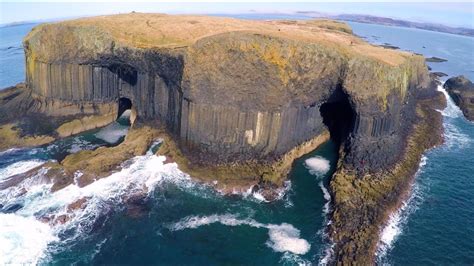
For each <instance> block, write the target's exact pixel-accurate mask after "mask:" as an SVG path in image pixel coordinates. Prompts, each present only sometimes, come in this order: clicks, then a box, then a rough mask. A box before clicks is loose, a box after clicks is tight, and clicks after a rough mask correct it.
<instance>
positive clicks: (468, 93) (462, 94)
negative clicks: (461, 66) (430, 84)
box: [444, 76, 474, 121]
mask: <svg viewBox="0 0 474 266" xmlns="http://www.w3.org/2000/svg"><path fill="white" fill-rule="evenodd" d="M444 88H445V89H446V91H447V92H448V94H449V96H451V98H452V99H453V101H454V103H455V104H456V105H457V106H459V108H460V109H461V110H462V113H463V114H464V116H465V117H466V118H467V119H469V120H470V121H474V84H473V83H472V82H471V81H470V80H469V79H468V78H466V77H464V76H457V77H453V78H450V79H448V80H447V81H446V82H445V83H444Z"/></svg>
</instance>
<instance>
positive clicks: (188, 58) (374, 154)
mask: <svg viewBox="0 0 474 266" xmlns="http://www.w3.org/2000/svg"><path fill="white" fill-rule="evenodd" d="M38 34H39V33H38ZM35 36H36V35H33V37H31V38H30V39H27V40H26V41H25V47H26V54H27V65H28V67H27V77H28V78H27V82H28V86H29V87H31V88H32V89H33V92H34V93H36V94H38V95H41V96H42V97H44V98H46V99H57V100H61V101H72V102H87V103H94V104H99V103H100V104H109V105H112V104H116V103H117V101H118V99H122V98H127V99H130V100H131V104H132V105H133V107H134V108H135V109H136V111H137V115H138V117H139V118H141V119H154V118H159V119H160V120H161V121H163V122H164V123H165V124H166V125H167V126H168V128H169V129H170V131H171V132H173V133H174V135H175V136H176V137H177V139H178V140H179V143H180V146H181V148H182V149H183V151H184V152H185V153H186V154H187V155H188V156H189V157H190V159H191V160H192V161H194V162H198V163H203V164H216V163H219V164H221V163H235V162H245V161H249V160H272V158H278V157H279V156H282V155H284V154H285V153H286V152H288V151H289V150H291V149H292V148H294V147H295V146H297V145H300V144H302V143H303V142H306V141H309V140H310V139H312V138H314V137H316V136H318V135H320V134H322V133H323V131H324V130H325V129H326V125H325V124H324V123H323V117H322V116H321V110H320V108H321V106H322V105H323V104H325V103H330V102H347V103H348V105H347V106H349V107H350V108H349V109H350V110H348V111H347V112H346V114H347V116H349V118H348V119H347V121H348V122H347V123H349V124H348V125H344V127H347V128H348V129H347V130H348V131H349V133H347V134H346V135H347V136H348V138H347V141H346V140H344V141H342V142H344V143H345V145H346V152H347V154H346V158H345V162H346V164H347V165H348V166H349V167H351V168H354V169H355V170H357V171H358V172H361V173H364V172H367V171H378V170H380V169H384V168H386V167H389V166H390V165H392V164H393V163H394V162H395V161H396V159H397V154H398V152H399V151H400V149H401V148H400V147H401V145H400V143H401V142H402V138H403V134H402V133H403V132H404V127H406V126H408V125H409V124H410V121H411V115H412V113H413V103H412V102H413V100H412V98H413V97H412V96H411V94H412V92H413V91H415V90H419V89H421V88H422V87H423V86H425V87H426V82H427V80H429V78H428V76H427V72H426V66H425V65H424V64H423V60H422V58H421V57H411V58H407V59H406V62H405V63H402V64H400V65H399V66H397V67H393V66H390V65H387V64H383V63H379V62H377V61H374V60H371V59H366V58H358V57H355V58H347V57H346V56H344V54H342V53H340V52H338V51H337V50H334V49H332V48H328V47H325V46H321V45H318V44H313V43H305V42H300V41H293V40H287V39H283V38H277V37H268V36H262V35H258V34H252V33H235V32H232V33H225V34H220V35H215V36H211V37H206V38H203V39H201V40H199V41H197V42H196V43H195V44H194V45H192V46H191V47H190V48H186V49H171V50H167V49H162V50H159V51H156V50H147V49H135V48H131V47H120V48H118V47H116V48H114V49H111V48H107V45H105V47H106V48H104V50H100V49H99V51H100V52H99V51H97V54H94V53H93V54H92V55H87V56H82V55H81V56H79V57H75V58H72V57H70V56H68V55H64V57H59V56H57V57H53V58H49V60H50V62H47V63H46V62H43V61H40V60H38V59H37V58H38V57H40V56H41V54H39V55H38V54H37V53H38V51H42V50H38V49H35V47H36V46H37V45H38V44H35V43H34V42H35V38H36V37H35ZM84 46H86V44H84ZM41 47H42V48H41V49H43V50H44V49H46V48H45V47H44V46H41ZM43 53H45V54H47V53H48V52H45V51H43ZM43 56H44V55H43ZM49 57H51V56H49ZM362 84H364V85H362ZM333 130H339V129H333ZM386 150H392V151H393V152H392V153H386V152H385V151H386Z"/></svg>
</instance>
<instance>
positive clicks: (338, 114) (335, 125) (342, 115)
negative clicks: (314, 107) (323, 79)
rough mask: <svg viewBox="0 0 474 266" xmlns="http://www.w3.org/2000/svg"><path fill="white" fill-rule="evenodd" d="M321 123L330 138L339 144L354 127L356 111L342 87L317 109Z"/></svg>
mask: <svg viewBox="0 0 474 266" xmlns="http://www.w3.org/2000/svg"><path fill="white" fill-rule="evenodd" d="M319 111H320V113H321V116H322V118H323V123H324V124H325V125H326V126H327V127H328V129H329V133H330V135H331V139H332V140H333V141H334V142H335V143H336V144H337V145H338V146H339V145H341V144H343V143H344V142H345V141H346V140H347V138H348V136H349V134H350V133H351V132H352V130H353V128H354V122H355V117H356V113H355V111H354V109H353V108H352V106H351V103H350V101H349V97H348V95H347V94H346V93H345V92H344V91H343V90H342V88H338V89H336V91H335V92H334V93H333V94H332V95H331V96H330V97H329V99H328V101H327V102H326V103H324V104H323V105H321V107H320V109H319Z"/></svg>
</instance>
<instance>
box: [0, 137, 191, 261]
mask: <svg viewBox="0 0 474 266" xmlns="http://www.w3.org/2000/svg"><path fill="white" fill-rule="evenodd" d="M157 143H158V142H157ZM157 143H154V145H156V144H157ZM165 159H166V158H165V157H164V156H155V155H153V154H152V152H151V151H149V152H147V154H146V155H143V156H137V157H135V158H133V159H131V160H129V161H127V162H125V163H124V164H123V168H122V170H121V171H119V172H116V173H114V174H112V175H110V176H108V177H106V178H102V179H99V180H97V181H95V182H93V183H92V184H90V185H88V186H85V187H82V188H80V187H78V186H77V185H75V184H72V185H69V186H67V187H65V188H63V189H61V190H59V191H56V192H55V193H51V192H50V188H51V184H45V181H44V179H45V178H42V177H44V174H45V173H46V172H47V171H48V169H46V168H42V169H41V170H40V171H39V172H38V173H37V175H35V176H32V177H31V178H28V179H26V180H23V181H22V182H21V183H20V184H18V185H17V186H15V187H12V188H8V189H5V190H1V191H0V199H1V200H0V203H2V204H4V205H6V204H12V203H15V204H20V205H22V208H20V209H19V210H17V211H16V212H15V213H14V214H11V215H14V216H8V219H9V220H6V219H3V217H4V216H1V217H0V227H1V228H0V239H1V241H2V243H0V250H1V251H0V261H1V259H4V260H5V262H6V263H14V264H17V263H28V264H29V263H32V264H35V262H36V261H38V260H39V259H40V258H41V257H42V256H44V254H47V253H48V252H47V250H46V248H47V246H48V243H50V242H52V241H54V240H56V239H57V236H59V235H62V236H63V238H62V239H61V241H60V243H61V245H63V244H67V243H69V242H72V241H75V239H76V238H77V237H81V236H83V235H84V234H88V233H89V232H90V230H91V229H92V228H93V225H94V223H95V221H96V220H97V218H98V217H101V216H103V215H104V213H107V212H108V211H110V210H111V209H113V208H114V207H115V206H116V205H120V204H121V203H122V202H123V201H124V200H126V196H127V195H131V194H134V193H141V194H144V196H149V195H150V194H151V193H152V191H153V190H154V189H155V188H156V187H157V186H159V185H160V184H162V183H163V182H171V183H174V184H176V185H177V187H178V188H180V189H183V190H186V191H194V192H195V191H199V188H198V186H199V185H198V184H197V183H195V182H192V181H191V180H190V177H189V176H188V175H187V174H185V173H183V172H181V171H180V170H179V169H178V168H177V165H176V164H175V163H169V164H163V162H164V161H165ZM42 179H43V180H42ZM195 193H197V192H195ZM83 198H85V199H86V204H85V205H84V206H83V207H81V208H78V209H75V210H68V205H69V204H71V203H74V202H76V201H77V200H79V199H83ZM60 215H66V216H67V217H68V218H67V220H66V222H65V223H64V224H62V223H55V222H54V217H58V216H60ZM12 217H13V218H12ZM18 217H20V218H18ZM35 217H38V218H42V217H45V218H48V217H49V218H51V220H50V221H49V222H45V223H43V222H40V221H39V220H37V219H36V218H35ZM49 218H48V219H49ZM13 219H16V220H18V223H21V226H22V227H21V228H23V227H25V228H28V230H32V231H28V230H25V231H24V232H25V236H23V231H22V229H21V228H20V227H17V228H11V230H10V229H9V230H7V229H6V228H7V227H4V226H3V224H2V222H8V223H13V221H12V220H13ZM2 229H3V230H2ZM66 230H67V232H68V234H67V235H68V237H67V238H64V234H61V232H64V231H66ZM12 232H18V234H21V235H19V236H18V237H16V238H15V237H13V236H11V235H12ZM35 233H36V234H35ZM35 239H41V242H35V241H36V240H35ZM30 243H32V244H30ZM33 244H34V245H35V247H31V246H30V245H33ZM4 247H8V250H7V249H6V248H4ZM2 252H7V253H8V254H15V256H13V255H8V256H2ZM19 254H21V255H19ZM25 254H26V255H25ZM30 255H31V257H29V258H28V260H24V258H25V256H30ZM7 259H8V260H7ZM0 264H2V263H0Z"/></svg>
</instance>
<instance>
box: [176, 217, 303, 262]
mask: <svg viewBox="0 0 474 266" xmlns="http://www.w3.org/2000/svg"><path fill="white" fill-rule="evenodd" d="M213 223H220V224H223V225H226V226H241V225H247V226H251V227H255V228H266V229H268V236H269V239H268V240H267V242H266V243H265V244H266V245H267V246H268V247H270V248H272V249H273V250H274V251H276V252H282V253H285V252H290V253H293V254H297V255H303V254H306V253H307V252H308V251H309V250H310V248H311V244H309V243H308V241H306V240H305V239H302V238H300V231H299V230H298V229H296V228H295V227H294V226H293V225H291V224H288V223H282V224H279V225H276V224H264V223H260V222H257V221H255V220H254V219H250V218H246V219H239V218H238V217H237V216H235V215H233V214H222V215H218V214H214V215H210V216H188V217H185V218H183V219H181V220H180V221H178V222H176V223H174V224H171V225H170V226H169V228H170V230H172V231H180V230H184V229H194V228H198V227H200V226H204V225H210V224H213Z"/></svg>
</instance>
